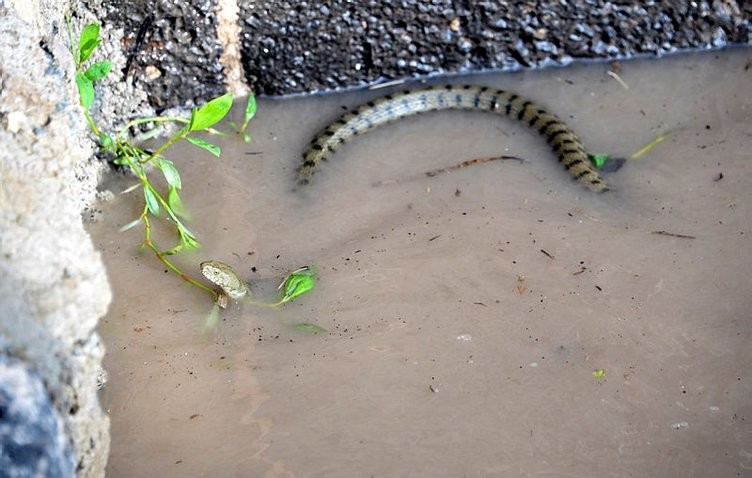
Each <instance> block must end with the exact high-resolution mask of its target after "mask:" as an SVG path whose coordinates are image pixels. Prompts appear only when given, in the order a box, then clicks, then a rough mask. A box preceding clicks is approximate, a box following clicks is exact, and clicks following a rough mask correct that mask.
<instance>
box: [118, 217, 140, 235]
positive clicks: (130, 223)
mask: <svg viewBox="0 0 752 478" xmlns="http://www.w3.org/2000/svg"><path fill="white" fill-rule="evenodd" d="M140 222H141V218H140V217H139V218H138V219H134V220H133V221H131V222H129V223H128V224H126V225H125V226H123V227H121V228H120V232H125V231H127V230H128V229H133V228H134V227H136V226H138V225H139V223H140Z"/></svg>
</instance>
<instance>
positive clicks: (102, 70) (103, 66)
mask: <svg viewBox="0 0 752 478" xmlns="http://www.w3.org/2000/svg"><path fill="white" fill-rule="evenodd" d="M111 69H112V62H110V61H108V60H102V61H98V62H96V63H94V64H93V65H91V66H90V67H89V68H87V69H86V71H85V72H84V75H86V78H88V79H90V80H91V81H92V82H94V81H99V80H101V79H102V78H104V77H105V76H107V73H109V72H110V70H111Z"/></svg>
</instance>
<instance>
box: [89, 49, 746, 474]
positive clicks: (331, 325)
mask: <svg viewBox="0 0 752 478" xmlns="http://www.w3.org/2000/svg"><path fill="white" fill-rule="evenodd" d="M751 57H752V54H750V51H749V50H736V51H724V52H721V53H712V54H691V55H681V56H676V57H672V58H665V59H661V60H660V61H631V62H626V63H623V64H621V70H620V71H619V73H618V74H619V76H620V78H621V79H622V80H623V81H624V82H625V83H626V85H628V87H629V88H628V89H627V88H625V87H624V86H622V85H621V84H620V83H619V82H618V81H616V80H615V79H614V78H613V77H612V76H610V75H608V74H607V71H608V70H609V68H610V65H607V64H590V65H586V66H575V67H572V68H566V69H550V70H546V71H539V72H527V73H519V74H494V75H482V76H474V77H470V78H459V79H453V80H452V82H454V83H474V84H485V85H490V86H494V87H498V88H503V89H509V90H512V91H515V92H517V93H518V94H522V95H525V96H528V97H530V98H531V99H533V100H535V101H536V102H538V103H540V104H541V105H544V106H546V107H547V108H549V109H550V110H551V111H552V112H554V113H556V114H557V115H559V116H560V117H561V118H562V119H564V120H565V121H566V122H567V123H568V124H569V125H570V126H571V127H572V128H573V129H574V130H575V131H577V132H578V134H579V135H580V137H581V138H582V140H583V142H584V143H585V145H586V146H587V147H588V148H590V150H591V151H592V152H608V153H612V154H615V155H617V156H628V155H630V154H631V153H633V152H635V151H636V150H637V149H639V148H640V147H641V146H642V145H643V144H645V143H648V142H650V141H651V140H652V139H654V138H655V137H657V136H658V135H660V134H663V133H666V132H670V135H669V137H668V139H666V140H665V141H664V142H662V143H660V144H658V145H657V146H655V147H654V148H653V149H652V150H651V151H650V152H649V153H648V154H646V155H645V156H643V157H642V158H640V159H636V160H633V161H628V162H627V164H626V165H625V166H624V167H623V168H622V169H621V170H619V171H618V172H616V173H613V174H611V175H608V176H607V180H608V181H609V183H610V184H611V186H612V188H613V189H612V191H610V192H607V193H604V194H594V193H591V192H590V191H588V190H587V189H585V188H584V187H582V186H581V185H579V184H577V183H576V182H574V181H573V180H572V179H571V177H570V176H569V175H568V174H567V173H566V171H564V169H563V168H562V167H561V165H559V164H558V163H557V161H556V157H555V155H554V154H553V153H552V152H551V151H550V149H549V148H548V146H547V144H546V141H545V140H544V139H543V138H541V137H540V136H538V135H537V134H536V132H535V131H534V130H532V129H530V128H527V127H526V126H525V125H521V124H517V123H515V122H514V121H512V120H510V119H508V118H505V117H502V116H498V115H493V114H489V113H472V112H454V111H453V112H442V113H434V114H430V115H425V116H419V117H415V118H411V119H407V120H403V121H401V122H398V123H394V124H391V125H388V126H385V127H383V128H380V129H377V130H374V131H372V132H369V133H368V134H365V135H363V136H361V137H359V138H357V139H356V140H355V141H353V142H352V143H350V144H348V145H346V146H345V147H343V148H342V149H341V150H340V151H338V152H337V153H336V154H335V155H334V156H333V157H332V159H331V160H330V161H328V162H326V163H325V164H323V167H322V168H321V170H320V172H319V173H318V174H317V175H316V176H315V177H314V179H313V181H312V183H311V184H310V185H308V186H305V187H299V188H296V187H295V184H294V178H295V170H296V168H297V165H298V164H299V162H300V156H301V152H302V151H303V150H304V148H305V145H306V144H307V143H308V141H310V139H311V138H312V137H313V135H314V134H315V133H317V132H318V131H319V130H321V129H322V128H324V127H325V126H326V125H327V124H328V123H329V122H331V121H333V120H334V119H336V118H337V117H338V116H339V115H340V114H341V113H342V112H343V110H344V109H345V108H347V109H349V108H352V107H354V106H356V105H358V104H360V103H361V102H364V101H367V100H369V99H373V98H375V97H378V96H380V95H382V94H385V93H387V92H388V91H389V90H379V91H370V92H361V93H353V94H344V95H334V96H326V97H315V98H301V99H294V100H262V101H260V102H259V113H258V116H257V117H256V118H255V119H254V120H253V122H252V124H251V127H250V132H251V134H252V135H253V142H252V143H251V144H250V145H245V144H243V143H242V142H240V141H237V140H235V139H229V140H226V141H224V142H222V143H221V146H222V148H223V155H222V158H221V159H217V158H214V157H211V156H210V155H208V154H204V153H202V152H200V151H197V150H196V149H195V148H190V147H187V146H185V147H183V146H181V147H177V148H175V149H173V150H170V151H169V152H168V153H169V154H168V157H169V158H170V159H172V160H174V162H175V164H176V165H177V166H178V167H179V168H180V170H181V172H182V175H183V194H184V197H185V198H186V202H187V206H188V208H189V210H190V212H191V214H192V217H193V220H192V221H191V223H190V227H191V228H192V229H193V230H194V231H195V232H196V234H197V236H198V237H199V239H200V240H201V242H202V244H203V248H202V249H200V250H199V251H197V252H195V253H192V254H187V255H184V256H181V257H179V258H178V259H176V261H177V262H178V263H179V265H180V266H181V267H184V268H185V270H186V271H187V272H189V273H190V274H192V275H194V276H195V277H197V278H198V277H200V274H199V272H198V264H199V262H201V261H203V260H208V259H216V260H222V261H225V262H227V263H229V264H231V265H232V266H233V267H235V269H236V270H238V271H242V273H243V275H244V276H246V277H247V279H248V280H249V281H250V282H251V284H252V286H253V288H254V290H255V291H256V295H257V297H258V298H260V299H261V300H272V299H273V298H274V297H273V294H274V288H275V287H276V285H277V283H278V282H279V281H280V280H282V278H283V277H284V276H285V274H287V273H288V272H290V271H292V270H294V269H296V268H298V267H300V266H303V265H307V264H312V263H315V264H316V266H317V268H318V276H317V277H318V281H317V285H316V287H315V288H314V290H313V291H312V292H310V293H309V294H306V295H304V296H301V297H300V298H298V299H296V300H295V301H294V302H292V303H289V304H287V305H284V306H283V307H280V308H278V309H270V308H259V307H254V306H252V305H249V304H233V305H231V306H230V307H229V308H228V309H227V310H226V311H224V312H223V313H222V315H221V316H220V320H219V322H218V324H217V326H216V328H215V329H213V330H212V331H210V332H208V333H204V332H202V330H203V328H204V321H205V319H206V316H207V314H208V312H209V310H210V308H211V304H212V302H211V297H210V296H209V295H208V294H206V293H203V292H201V291H200V290H198V289H195V288H192V287H189V286H186V285H184V284H183V283H182V282H181V281H180V280H179V279H178V278H176V277H175V276H174V275H173V274H170V273H167V272H165V270H164V267H163V266H161V264H160V263H159V262H158V261H157V260H156V259H155V258H154V257H153V255H151V254H149V253H147V252H143V253H139V250H138V244H139V242H140V241H141V229H139V228H136V229H132V230H130V231H127V232H124V233H118V232H117V230H118V228H119V227H120V226H122V225H123V224H126V223H128V222H130V221H131V220H132V219H133V218H134V217H136V215H137V214H138V211H139V210H140V208H142V207H143V206H142V195H141V194H140V193H138V192H133V193H130V194H125V195H118V197H117V199H116V200H114V201H111V202H109V203H106V204H103V205H101V206H100V208H101V209H102V210H103V212H104V214H103V218H102V219H101V220H100V221H99V222H97V223H94V224H91V225H90V227H89V230H90V232H91V234H92V235H93V237H94V240H95V242H96V243H97V245H98V246H99V248H100V249H101V250H102V253H103V256H104V260H105V262H106V263H107V266H108V269H109V273H110V280H111V282H112V286H113V288H114V292H115V299H114V302H113V304H112V307H111V310H110V313H109V315H108V316H107V317H106V318H105V319H104V320H103V322H102V323H101V324H100V327H99V331H100V332H101V334H102V336H103V339H104V341H105V343H106V345H107V356H106V358H105V367H106V368H107V370H108V372H109V381H108V383H107V384H106V386H105V388H104V390H103V391H102V396H101V397H102V402H103V405H104V407H105V409H106V410H107V412H108V413H109V415H110V417H111V420H112V452H111V456H110V460H109V465H108V470H107V471H108V474H109V476H113V477H117V476H238V477H249V476H271V477H276V476H280V477H282V476H288V477H292V476H297V477H308V476H327V477H352V476H375V477H393V476H449V477H459V476H557V477H564V476H571V477H581V476H598V477H608V476H662V477H665V476H689V477H706V476H750V475H752V424H751V423H750V421H752V400H751V399H750V396H752V374H751V373H750V363H751V362H752V347H750V339H752V294H751V292H752V290H751V287H750V277H751V276H752V248H751V247H750V236H751V235H752V166H750V165H751V164H752V148H750V145H751V144H752V70H750V68H749V65H750V63H749V62H750V58H751ZM745 65H746V66H745ZM401 88H404V87H400V89H401ZM241 109H242V107H241V108H239V109H238V111H240V110H241ZM235 119H237V115H236V117H235ZM500 154H509V155H514V156H517V157H520V158H523V159H524V160H525V161H524V162H523V163H519V162H516V161H494V162H489V163H486V164H479V165H474V166H471V167H466V168H462V169H459V170H456V171H453V172H450V173H445V174H439V175H437V176H434V177H424V176H422V173H424V172H426V171H430V170H433V169H436V168H439V167H447V166H452V165H455V164H458V163H460V162H462V161H465V160H469V159H474V158H485V157H491V156H498V155H500ZM131 183H132V180H130V179H125V180H123V179H122V178H120V179H110V181H109V182H108V183H107V184H106V185H105V186H106V187H109V188H111V189H112V190H113V192H116V193H117V192H119V191H120V190H122V189H125V188H126V187H127V186H128V185H129V184H131ZM375 183H376V184H379V185H376V186H374V184H375ZM163 244H164V247H165V248H167V247H168V246H171V245H172V244H171V243H170V242H169V241H167V242H165V241H164V240H163ZM300 322H309V323H315V324H317V325H319V326H321V327H324V328H326V329H327V330H328V332H327V333H321V334H307V333H305V332H303V331H298V330H296V329H294V328H293V327H291V326H290V324H295V323H300Z"/></svg>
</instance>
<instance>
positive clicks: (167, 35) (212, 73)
mask: <svg viewBox="0 0 752 478" xmlns="http://www.w3.org/2000/svg"><path fill="white" fill-rule="evenodd" d="M92 3H93V2H92ZM89 7H90V8H91V10H92V11H93V12H95V13H96V14H97V16H98V17H99V18H101V19H102V22H103V23H107V24H109V26H110V27H114V28H122V29H123V40H122V43H123V45H122V48H123V53H124V54H125V55H126V57H127V58H128V61H127V63H126V66H125V68H124V71H123V73H124V76H125V79H124V81H129V82H133V84H134V85H136V86H138V87H140V88H142V89H144V90H146V91H148V92H149V97H150V101H151V104H152V106H153V107H154V108H155V109H156V110H157V111H162V110H164V109H167V108H170V107H174V106H186V105H187V106H192V105H197V104H201V103H203V102H205V101H206V100H207V99H211V98H213V97H216V96H219V95H221V94H223V93H224V92H225V91H226V88H225V84H224V72H223V71H222V66H221V65H220V63H219V56H220V54H221V52H222V48H221V46H220V44H219V42H218V41H217V38H216V36H217V34H216V32H217V15H216V13H215V8H216V2H215V1H214V0H200V1H197V0H191V1H181V0H160V1H156V2H154V1H144V0H142V1H137V2H118V1H115V0H105V1H103V2H101V4H100V5H99V6H97V7H96V8H95V7H94V6H93V5H89ZM139 83H140V84H139Z"/></svg>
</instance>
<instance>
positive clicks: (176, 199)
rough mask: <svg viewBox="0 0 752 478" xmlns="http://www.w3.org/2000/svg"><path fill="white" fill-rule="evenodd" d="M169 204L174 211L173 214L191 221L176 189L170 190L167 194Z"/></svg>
mask: <svg viewBox="0 0 752 478" xmlns="http://www.w3.org/2000/svg"><path fill="white" fill-rule="evenodd" d="M167 204H169V205H170V209H172V212H174V213H175V214H176V215H177V216H179V217H182V218H183V219H186V220H189V219H190V215H189V214H188V211H186V209H185V206H184V205H183V200H182V199H180V194H179V193H178V190H177V189H175V188H174V187H173V188H170V191H169V192H168V193H167Z"/></svg>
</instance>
